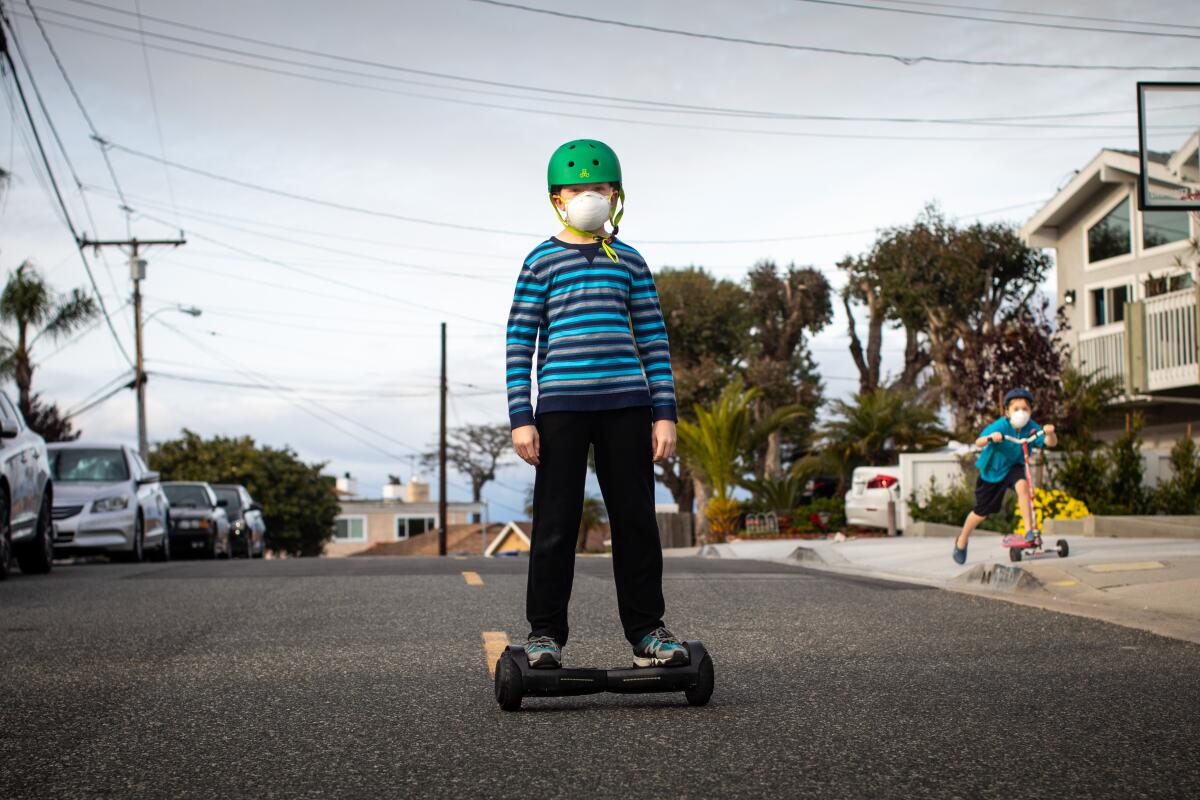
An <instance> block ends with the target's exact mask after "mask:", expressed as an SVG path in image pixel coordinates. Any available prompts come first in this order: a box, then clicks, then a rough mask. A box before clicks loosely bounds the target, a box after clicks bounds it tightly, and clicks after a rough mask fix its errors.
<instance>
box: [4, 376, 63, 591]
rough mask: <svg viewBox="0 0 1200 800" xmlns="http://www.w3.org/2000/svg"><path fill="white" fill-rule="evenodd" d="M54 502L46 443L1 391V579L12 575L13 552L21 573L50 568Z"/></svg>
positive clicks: (47, 570)
mask: <svg viewBox="0 0 1200 800" xmlns="http://www.w3.org/2000/svg"><path fill="white" fill-rule="evenodd" d="M53 501H54V482H53V481H52V480H51V479H50V471H49V467H48V465H47V463H46V442H45V441H44V440H43V439H42V437H41V436H39V435H38V434H37V433H36V432H35V431H33V430H31V429H30V428H29V426H28V425H26V424H25V418H24V417H22V416H21V412H20V411H19V410H18V409H17V407H16V405H14V404H13V402H12V401H11V400H9V399H8V395H6V394H4V393H3V392H0V580H3V579H4V578H7V577H8V572H9V568H10V566H11V564H12V557H13V556H16V558H17V563H18V564H19V565H20V566H21V572H24V573H27V574H36V573H44V572H49V571H50V567H51V563H52V557H53V555H54V553H53V549H52V548H53V544H52V542H51V540H52V539H53V536H54V523H53V522H52V521H51V519H50V504H51V503H52V502H53Z"/></svg>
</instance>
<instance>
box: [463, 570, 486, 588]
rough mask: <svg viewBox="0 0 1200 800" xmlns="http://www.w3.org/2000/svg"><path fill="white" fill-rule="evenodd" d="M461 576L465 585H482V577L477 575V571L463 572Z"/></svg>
mask: <svg viewBox="0 0 1200 800" xmlns="http://www.w3.org/2000/svg"><path fill="white" fill-rule="evenodd" d="M462 576H463V580H465V581H466V582H467V586H483V578H481V577H479V573H478V572H464V573H463V574H462Z"/></svg>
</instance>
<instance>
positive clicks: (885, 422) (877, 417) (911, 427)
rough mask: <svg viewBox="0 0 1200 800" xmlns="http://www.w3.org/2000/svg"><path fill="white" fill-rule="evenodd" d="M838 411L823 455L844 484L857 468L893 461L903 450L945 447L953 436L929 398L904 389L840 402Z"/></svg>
mask: <svg viewBox="0 0 1200 800" xmlns="http://www.w3.org/2000/svg"><path fill="white" fill-rule="evenodd" d="M832 410H833V412H834V414H835V415H836V416H835V417H834V418H833V419H831V420H830V421H828V422H826V423H825V425H824V426H823V427H822V429H821V434H822V437H823V441H824V448H823V456H824V457H825V459H826V463H827V464H828V465H829V466H830V467H833V468H835V469H836V471H837V472H838V474H839V475H840V476H841V478H842V482H843V484H844V483H845V482H846V481H847V480H848V478H849V476H850V473H851V472H852V471H853V470H854V468H855V467H857V466H863V465H872V466H879V465H886V464H892V463H894V462H895V461H896V459H897V458H898V457H899V454H900V453H901V452H906V451H914V450H927V449H930V448H934V447H941V446H943V445H945V444H946V441H947V439H948V438H949V435H950V433H949V431H947V430H945V429H944V428H943V427H942V425H941V423H940V422H939V421H938V416H937V411H936V410H935V409H934V407H933V405H932V404H931V403H929V402H928V400H927V399H924V398H922V397H921V396H920V395H918V394H916V393H914V392H907V391H904V390H901V389H876V390H875V391H873V392H868V393H867V394H859V395H856V396H855V397H854V398H853V399H852V400H850V401H849V402H847V401H845V400H835V401H833V406H832Z"/></svg>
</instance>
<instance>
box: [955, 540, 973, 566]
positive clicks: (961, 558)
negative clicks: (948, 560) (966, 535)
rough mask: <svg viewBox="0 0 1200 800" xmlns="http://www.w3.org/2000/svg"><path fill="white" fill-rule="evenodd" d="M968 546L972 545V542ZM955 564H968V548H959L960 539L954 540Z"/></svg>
mask: <svg viewBox="0 0 1200 800" xmlns="http://www.w3.org/2000/svg"><path fill="white" fill-rule="evenodd" d="M968 544H970V542H968ZM954 563H955V564H965V563H967V548H965V547H959V546H958V539H955V540H954Z"/></svg>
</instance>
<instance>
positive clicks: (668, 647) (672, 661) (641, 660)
mask: <svg viewBox="0 0 1200 800" xmlns="http://www.w3.org/2000/svg"><path fill="white" fill-rule="evenodd" d="M687 663H688V651H687V648H686V647H684V646H683V642H681V641H679V639H677V638H676V637H675V634H673V633H671V632H670V631H669V630H667V629H666V628H656V629H655V630H653V631H651V632H650V633H647V634H646V635H645V636H643V637H642V640H641V641H640V642H638V643H637V644H636V645H634V648H633V664H634V666H635V667H682V666H684V665H686V664H687Z"/></svg>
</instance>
